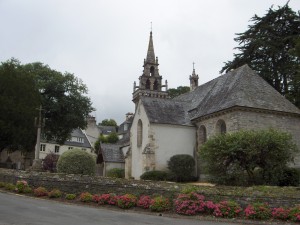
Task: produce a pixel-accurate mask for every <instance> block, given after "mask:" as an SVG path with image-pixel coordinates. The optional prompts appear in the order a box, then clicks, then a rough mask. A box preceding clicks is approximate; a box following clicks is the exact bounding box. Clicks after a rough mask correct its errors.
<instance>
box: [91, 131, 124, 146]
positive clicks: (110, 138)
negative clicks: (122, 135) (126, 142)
mask: <svg viewBox="0 0 300 225" xmlns="http://www.w3.org/2000/svg"><path fill="white" fill-rule="evenodd" d="M118 140H119V137H118V134H117V133H116V132H112V133H110V134H109V135H107V136H104V135H103V134H100V137H99V138H98V140H97V141H96V143H95V149H96V147H97V148H98V149H99V145H100V143H106V144H107V143H109V144H114V143H117V142H118Z"/></svg>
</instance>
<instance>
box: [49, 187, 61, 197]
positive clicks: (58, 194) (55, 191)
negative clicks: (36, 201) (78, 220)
mask: <svg viewBox="0 0 300 225" xmlns="http://www.w3.org/2000/svg"><path fill="white" fill-rule="evenodd" d="M61 196H62V193H61V191H60V190H58V189H53V190H52V191H50V192H49V193H48V197H49V198H60V197H61Z"/></svg>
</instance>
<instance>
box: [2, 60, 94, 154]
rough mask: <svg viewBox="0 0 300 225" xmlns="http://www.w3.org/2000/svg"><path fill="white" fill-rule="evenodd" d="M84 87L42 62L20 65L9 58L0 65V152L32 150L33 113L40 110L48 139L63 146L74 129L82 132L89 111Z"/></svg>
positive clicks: (35, 113)
mask: <svg viewBox="0 0 300 225" xmlns="http://www.w3.org/2000/svg"><path fill="white" fill-rule="evenodd" d="M85 94H87V88H86V86H85V85H84V84H83V83H82V81H81V80H79V79H78V78H76V77H75V76H74V75H73V74H70V73H65V74H62V73H60V72H58V71H55V70H52V69H50V68H49V66H47V65H43V64H42V63H31V64H26V65H21V63H20V62H19V61H17V60H15V59H11V60H9V61H7V62H4V63H2V64H1V65H0V104H1V107H2V108H1V112H0V137H1V138H0V151H1V150H3V149H4V148H9V149H10V150H12V151H13V150H16V149H21V150H22V149H23V150H26V151H31V150H33V149H34V145H35V139H36V129H35V128H34V118H35V117H36V116H37V115H38V111H37V110H36V109H37V108H38V107H39V106H40V105H42V107H43V117H44V118H45V121H46V123H45V127H44V129H43V133H44V135H45V137H46V138H47V140H54V139H55V140H56V141H57V142H58V143H60V144H62V143H63V142H64V141H65V140H67V139H68V138H69V135H70V133H71V132H72V130H73V129H75V128H82V129H84V128H85V126H86V117H87V116H88V115H89V113H90V112H92V110H93V107H92V106H91V101H90V99H89V98H88V97H87V96H85Z"/></svg>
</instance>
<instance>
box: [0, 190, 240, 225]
mask: <svg viewBox="0 0 300 225" xmlns="http://www.w3.org/2000/svg"><path fill="white" fill-rule="evenodd" d="M29 224H30V225H35V224H36V225H85V224H86V225H96V224H97V225H101V224H103V225H104V224H105V225H115V224H117V225H123V224H124V225H137V224H138V225H144V224H147V225H149V224H150V225H151V224H153V225H154V224H155V225H185V224H187V225H196V224H197V225H238V223H226V222H225V223H224V222H223V223H220V222H215V221H200V220H196V219H185V218H169V217H164V216H158V215H157V216H156V215H146V214H141V213H135V212H130V211H126V212H123V211H114V210H113V211H112V210H108V209H103V208H94V207H87V206H80V205H74V204H65V203H61V202H56V201H51V200H43V199H36V198H30V197H26V196H20V195H15V194H11V193H1V192H0V225H29Z"/></svg>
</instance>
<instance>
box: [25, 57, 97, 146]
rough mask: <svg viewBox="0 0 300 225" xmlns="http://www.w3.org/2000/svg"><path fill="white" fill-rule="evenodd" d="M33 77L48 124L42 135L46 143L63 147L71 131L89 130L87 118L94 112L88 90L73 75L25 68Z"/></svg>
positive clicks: (35, 65) (38, 65) (38, 67)
mask: <svg viewBox="0 0 300 225" xmlns="http://www.w3.org/2000/svg"><path fill="white" fill-rule="evenodd" d="M23 68H24V70H25V71H28V72H29V73H30V74H32V75H33V76H34V79H35V83H36V86H37V88H38V90H39V92H40V98H41V103H42V107H43V115H44V117H45V118H46V124H45V127H44V130H43V134H44V136H45V138H46V139H47V140H56V141H57V142H58V143H60V144H62V143H64V142H65V141H66V140H67V139H68V138H69V136H70V133H71V132H72V130H74V129H76V128H81V129H84V128H85V127H86V118H87V116H88V115H89V114H90V112H92V111H93V110H94V109H93V107H92V103H91V101H90V99H89V98H88V97H87V96H85V94H87V91H88V90H87V87H86V86H85V85H84V84H83V83H82V81H81V80H80V79H78V78H76V77H75V76H74V75H73V74H70V73H67V72H66V73H65V74H62V73H60V72H58V71H55V70H53V69H51V68H50V67H49V66H47V65H44V64H42V63H39V62H37V63H30V64H26V65H24V66H23Z"/></svg>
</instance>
